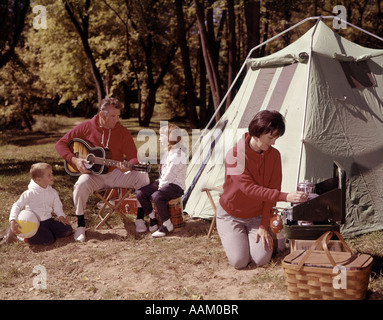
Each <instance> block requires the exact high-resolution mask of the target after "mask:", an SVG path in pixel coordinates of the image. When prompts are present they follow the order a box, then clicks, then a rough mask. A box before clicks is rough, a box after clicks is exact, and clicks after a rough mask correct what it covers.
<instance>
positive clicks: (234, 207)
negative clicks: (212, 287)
mask: <svg viewBox="0 0 383 320" xmlns="http://www.w3.org/2000/svg"><path fill="white" fill-rule="evenodd" d="M284 132H285V123H284V118H283V116H282V115H281V114H280V113H279V112H277V111H269V110H263V111H260V112H258V113H257V114H256V115H255V117H254V119H253V120H252V121H251V122H250V125H249V132H248V133H245V134H244V135H243V137H242V138H241V139H240V140H239V141H238V142H237V144H236V145H235V146H234V147H233V149H232V150H230V151H229V152H228V154H227V155H226V159H225V182H224V185H223V194H222V196H221V197H220V201H219V205H218V207H217V230H218V233H219V236H220V238H221V242H222V245H223V247H224V250H225V252H226V255H227V257H228V259H229V263H230V264H231V265H232V266H233V267H235V268H237V269H242V268H245V267H246V266H247V265H249V264H250V263H251V262H253V263H255V264H256V265H257V266H262V265H265V264H267V263H268V262H269V261H270V259H271V255H272V252H273V239H272V237H271V235H270V233H269V222H270V215H271V213H270V212H271V209H272V207H273V206H275V204H276V202H278V201H286V202H292V203H299V202H303V201H306V200H307V194H305V193H303V192H300V191H295V192H291V193H285V192H281V191H280V190H281V182H282V165H281V155H280V153H279V151H278V150H277V149H275V148H274V147H273V145H274V143H275V141H276V140H277V139H278V138H279V137H280V136H282V135H283V134H284Z"/></svg>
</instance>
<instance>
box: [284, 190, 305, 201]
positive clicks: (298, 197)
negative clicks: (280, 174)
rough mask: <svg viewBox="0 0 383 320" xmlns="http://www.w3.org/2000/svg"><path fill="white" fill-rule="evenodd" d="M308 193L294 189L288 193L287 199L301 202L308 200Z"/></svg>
mask: <svg viewBox="0 0 383 320" xmlns="http://www.w3.org/2000/svg"><path fill="white" fill-rule="evenodd" d="M308 196H309V195H308V193H305V192H303V191H294V192H290V193H288V194H287V197H286V201H287V202H291V203H301V202H305V201H307V198H308Z"/></svg>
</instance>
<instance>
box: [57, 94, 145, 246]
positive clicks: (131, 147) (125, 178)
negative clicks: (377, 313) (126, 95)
mask: <svg viewBox="0 0 383 320" xmlns="http://www.w3.org/2000/svg"><path fill="white" fill-rule="evenodd" d="M121 108H122V105H121V103H120V102H119V101H118V100H117V99H115V98H105V99H103V100H102V101H101V104H100V106H99V111H98V113H97V115H95V116H94V117H93V118H92V119H91V120H88V121H85V122H83V123H80V124H79V125H77V126H75V127H74V128H73V129H71V130H70V131H68V132H67V133H66V134H65V135H64V136H63V137H62V138H61V139H60V140H59V141H58V142H57V143H56V145H55V149H56V151H57V153H58V154H59V155H60V156H61V157H62V158H63V159H64V160H65V161H66V162H67V163H68V164H70V166H71V167H73V168H76V169H77V170H78V172H79V173H81V175H80V176H79V178H78V180H77V182H76V183H75V185H74V189H73V201H74V205H75V210H76V215H77V219H78V226H77V229H76V231H75V234H74V238H75V240H76V241H85V218H84V211H85V208H86V203H87V201H88V198H89V195H90V194H92V193H93V192H94V191H96V190H100V189H103V188H119V187H120V188H134V189H136V190H137V189H139V188H141V187H143V186H145V185H147V184H149V182H150V180H149V176H148V174H147V172H143V171H133V170H131V167H132V166H131V165H134V164H138V163H139V161H138V159H137V148H136V145H135V144H134V141H133V138H132V136H131V134H130V132H129V130H128V129H126V128H125V127H124V126H122V125H121V124H120V121H119V117H120V112H121ZM74 138H78V139H82V140H85V141H87V142H88V143H89V144H91V145H92V146H93V147H102V148H104V149H106V150H108V151H109V154H110V158H111V159H112V160H115V161H116V165H115V166H111V167H109V168H108V170H107V173H105V174H92V171H91V170H89V166H88V165H89V163H88V161H87V160H86V159H85V158H82V157H78V156H76V155H75V154H74V153H73V152H72V150H71V149H70V148H69V145H70V142H71V141H72V140H73V139H74ZM125 159H126V161H127V162H128V163H129V164H130V165H125V164H124V160H125ZM137 204H138V210H142V208H141V205H140V204H139V203H137Z"/></svg>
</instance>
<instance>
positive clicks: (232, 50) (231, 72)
mask: <svg viewBox="0 0 383 320" xmlns="http://www.w3.org/2000/svg"><path fill="white" fill-rule="evenodd" d="M227 9H228V10H227V11H228V20H229V22H228V30H229V38H228V44H229V50H228V54H229V59H228V64H229V65H228V79H227V87H228V88H229V87H230V86H231V84H232V83H233V81H234V78H235V75H236V73H237V61H236V54H237V43H236V41H237V40H236V38H235V12H234V0H228V1H227ZM234 95H235V91H234V90H231V91H230V92H229V94H228V96H227V99H226V108H225V109H227V108H228V107H229V106H230V104H231V102H232V101H233V98H234Z"/></svg>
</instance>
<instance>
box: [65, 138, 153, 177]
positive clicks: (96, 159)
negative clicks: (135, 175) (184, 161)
mask: <svg viewBox="0 0 383 320" xmlns="http://www.w3.org/2000/svg"><path fill="white" fill-rule="evenodd" d="M68 147H69V149H70V150H71V151H72V152H73V154H74V155H75V157H76V158H81V159H85V160H87V161H88V163H87V164H85V167H86V168H87V169H88V170H90V171H91V172H92V173H93V174H103V173H106V172H107V171H108V167H110V166H112V167H116V166H117V165H118V164H120V163H121V164H123V165H124V166H125V167H127V168H128V169H130V170H134V171H144V172H150V163H147V164H145V163H138V164H131V163H129V162H127V161H116V160H112V159H109V156H110V152H109V150H108V149H104V148H101V147H93V146H92V145H91V144H90V143H89V142H86V141H85V140H83V139H80V138H74V139H73V140H71V141H70V142H69V144H68ZM64 168H65V171H66V172H67V173H68V174H69V175H71V176H79V175H81V172H80V171H78V170H77V168H76V167H74V166H72V165H71V164H70V163H68V162H67V161H66V160H64Z"/></svg>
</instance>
